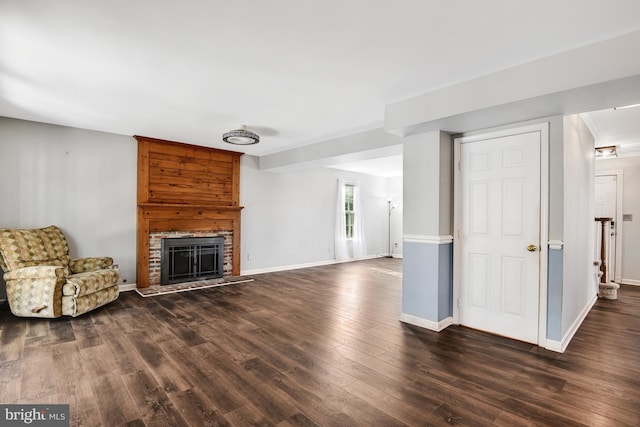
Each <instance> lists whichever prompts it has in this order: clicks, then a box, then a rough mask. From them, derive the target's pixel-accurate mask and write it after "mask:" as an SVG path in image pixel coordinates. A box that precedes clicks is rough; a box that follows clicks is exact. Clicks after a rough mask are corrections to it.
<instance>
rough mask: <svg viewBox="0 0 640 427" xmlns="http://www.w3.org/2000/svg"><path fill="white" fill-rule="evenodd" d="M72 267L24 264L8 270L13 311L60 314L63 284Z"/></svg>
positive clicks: (8, 293) (23, 315)
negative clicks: (29, 265)
mask: <svg viewBox="0 0 640 427" xmlns="http://www.w3.org/2000/svg"><path fill="white" fill-rule="evenodd" d="M68 274H69V270H68V269H67V268H64V267H59V266H49V265H47V266H38V267H23V268H17V269H15V270H11V271H9V272H8V273H5V274H4V280H5V281H6V282H7V301H8V302H9V308H10V309H11V312H12V313H13V314H15V315H16V316H22V317H49V318H51V317H59V316H60V315H61V314H62V286H63V285H64V283H66V281H67V278H66V276H67V275H68Z"/></svg>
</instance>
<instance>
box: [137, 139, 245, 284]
mask: <svg viewBox="0 0 640 427" xmlns="http://www.w3.org/2000/svg"><path fill="white" fill-rule="evenodd" d="M135 138H136V140H137V141H138V236H137V237H138V243H137V279H136V282H137V286H138V287H140V288H144V287H147V286H149V234H150V233H152V232H165V231H166V232H171V231H212V232H216V231H232V233H233V256H232V258H233V259H232V265H233V267H232V274H233V275H235V276H237V275H240V211H241V210H242V207H241V206H240V156H241V155H242V153H237V152H233V151H224V150H218V149H215V148H207V147H200V146H195V145H189V144H183V143H179V142H173V141H164V140H160V139H155V138H148V137H144V136H136V137H135Z"/></svg>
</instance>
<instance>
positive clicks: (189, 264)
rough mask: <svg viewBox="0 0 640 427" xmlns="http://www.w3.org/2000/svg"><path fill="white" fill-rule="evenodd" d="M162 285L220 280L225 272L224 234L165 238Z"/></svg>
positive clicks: (162, 247) (162, 259) (162, 244)
mask: <svg viewBox="0 0 640 427" xmlns="http://www.w3.org/2000/svg"><path fill="white" fill-rule="evenodd" d="M160 252H161V260H160V284H161V285H171V284H173V283H183V282H191V281H194V280H206V279H217V278H220V277H222V275H223V273H224V237H222V236H216V237H182V238H167V239H162V241H161V250H160Z"/></svg>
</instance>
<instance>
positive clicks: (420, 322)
mask: <svg viewBox="0 0 640 427" xmlns="http://www.w3.org/2000/svg"><path fill="white" fill-rule="evenodd" d="M400 321H401V322H403V323H408V324H410V325H414V326H419V327H421V328H425V329H429V330H430V331H436V332H440V331H442V330H443V329H445V328H446V327H448V326H451V325H453V317H447V318H445V319H442V320H441V321H439V322H434V321H433V320H427V319H423V318H421V317H416V316H412V315H410V314H406V313H402V314H400Z"/></svg>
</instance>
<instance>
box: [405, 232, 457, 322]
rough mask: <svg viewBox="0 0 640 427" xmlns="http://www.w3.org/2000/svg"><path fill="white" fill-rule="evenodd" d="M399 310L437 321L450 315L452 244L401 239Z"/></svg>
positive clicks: (451, 310)
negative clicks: (400, 301)
mask: <svg viewBox="0 0 640 427" xmlns="http://www.w3.org/2000/svg"><path fill="white" fill-rule="evenodd" d="M402 275H403V282H402V313H403V314H405V315H410V316H414V317H418V318H421V319H425V320H429V321H432V322H439V321H441V320H443V319H446V318H447V317H450V316H452V315H453V304H452V299H453V281H452V277H453V245H452V244H451V243H447V244H434V243H422V242H404V248H403V262H402Z"/></svg>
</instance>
